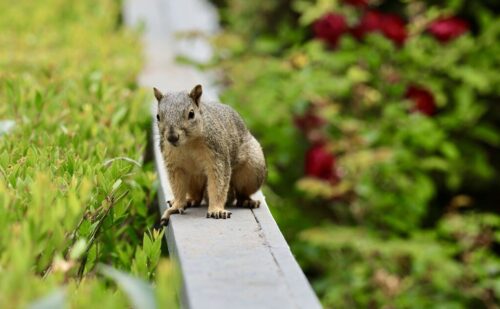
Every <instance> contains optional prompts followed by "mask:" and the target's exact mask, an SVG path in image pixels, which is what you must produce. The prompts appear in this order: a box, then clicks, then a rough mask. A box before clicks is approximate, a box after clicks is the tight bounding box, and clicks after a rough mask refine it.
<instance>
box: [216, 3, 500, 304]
mask: <svg viewBox="0 0 500 309" xmlns="http://www.w3.org/2000/svg"><path fill="white" fill-rule="evenodd" d="M214 2H215V3H216V4H217V5H218V6H219V8H220V12H221V16H222V22H223V25H224V27H225V28H224V31H223V33H222V34H221V35H219V36H218V37H217V38H215V39H214V46H215V47H216V48H217V50H218V53H216V59H214V62H213V63H212V65H211V66H210V67H211V68H215V69H217V70H219V71H220V83H221V85H222V86H223V89H224V91H223V93H222V95H221V97H222V101H223V102H225V103H228V104H231V105H233V106H235V107H236V109H237V110H238V111H240V112H241V113H242V114H243V117H244V118H245V119H246V121H247V122H248V124H249V126H250V128H251V130H252V131H253V132H255V134H256V135H257V137H258V139H259V140H260V141H261V143H262V145H263V147H264V149H265V153H266V155H267V160H268V165H269V177H268V187H267V188H266V191H267V197H268V199H269V200H270V203H269V204H270V205H271V206H272V207H273V209H272V211H273V213H274V215H275V216H276V217H277V219H278V221H279V224H280V227H281V228H282V229H283V230H284V232H285V234H286V236H287V238H288V240H289V241H290V242H291V243H292V247H293V249H294V253H295V254H296V255H297V258H298V259H299V262H300V263H301V264H302V266H303V267H304V270H305V271H306V274H307V275H308V277H309V278H310V279H311V281H312V283H313V286H314V287H315V289H316V291H317V292H318V293H319V295H320V297H321V300H322V302H323V304H324V305H325V306H326V307H334V308H339V307H340V308H343V307H345V308H352V307H363V308H364V307H375V308H377V307H389V308H407V307H408V308H409V307H411V308H422V307H439V308H441V307H443V306H444V307H453V308H455V307H457V308H469V307H478V308H480V307H483V308H494V307H495V306H496V304H498V302H499V297H500V285H499V283H500V259H499V256H498V254H499V253H498V248H499V246H500V230H499V228H500V216H499V213H498V211H499V209H498V205H499V199H498V194H497V191H498V184H499V183H500V178H499V173H498V171H499V166H500V164H499V163H500V161H499V158H500V156H499V154H500V150H499V146H500V128H499V127H498V124H499V123H500V121H499V120H500V110H499V108H498V104H497V103H498V102H499V99H500V92H499V89H498V87H497V85H498V84H499V83H500V73H499V72H498V70H497V68H498V66H499V65H500V63H499V62H500V58H498V56H497V55H498V54H500V44H499V43H498V42H500V18H498V16H497V15H495V10H497V9H498V5H497V4H495V3H494V2H492V1H486V0H485V1H474V2H470V1H444V2H437V1H375V0H374V1H370V0H366V1H365V0H361V1H350V0H345V1H340V0H339V1H335V0H318V1H303V0H296V1H262V2H260V1H257V2H255V1H242V0H226V1H224V0H220V1H214ZM299 162H300V163H302V164H300V163H299Z"/></svg>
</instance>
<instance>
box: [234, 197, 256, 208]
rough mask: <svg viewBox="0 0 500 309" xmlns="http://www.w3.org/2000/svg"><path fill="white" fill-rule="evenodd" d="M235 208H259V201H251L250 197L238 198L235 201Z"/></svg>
mask: <svg viewBox="0 0 500 309" xmlns="http://www.w3.org/2000/svg"><path fill="white" fill-rule="evenodd" d="M236 207H242V208H251V209H253V208H259V207H260V201H256V200H252V199H251V198H250V197H244V198H238V199H237V201H236Z"/></svg>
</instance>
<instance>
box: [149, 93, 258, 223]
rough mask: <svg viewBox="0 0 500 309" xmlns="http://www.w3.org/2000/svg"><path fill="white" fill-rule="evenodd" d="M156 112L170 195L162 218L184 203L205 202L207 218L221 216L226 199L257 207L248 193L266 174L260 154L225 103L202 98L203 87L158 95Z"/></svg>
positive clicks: (228, 214)
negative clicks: (171, 194)
mask: <svg viewBox="0 0 500 309" xmlns="http://www.w3.org/2000/svg"><path fill="white" fill-rule="evenodd" d="M153 90H154V95H155V97H156V99H157V100H158V113H157V115H156V118H157V124H158V129H159V133H160V149H161V153H162V156H163V158H164V161H165V165H166V168H167V172H168V178H169V181H170V184H171V187H172V192H173V194H174V199H173V201H170V202H169V204H170V206H171V207H170V208H168V209H167V210H165V212H164V213H163V215H162V217H161V223H162V224H166V223H167V222H168V219H169V217H170V215H171V214H174V213H180V214H183V213H184V211H185V208H186V207H190V206H198V205H200V204H201V202H202V200H203V198H205V200H206V201H207V202H208V212H207V218H215V219H219V218H222V219H226V218H230V217H231V212H230V211H228V210H226V209H224V208H225V205H226V203H228V204H233V203H234V200H235V199H236V205H237V206H240V207H248V208H257V207H259V205H260V202H259V201H256V200H252V199H251V198H250V196H251V195H252V194H253V193H255V192H257V191H258V190H259V188H260V187H261V186H262V184H263V182H264V180H265V177H266V174H267V169H266V163H265V158H264V153H263V151H262V148H261V146H260V144H259V142H258V141H257V140H256V139H255V137H254V136H253V135H252V134H251V133H250V131H249V130H248V129H247V127H246V125H245V123H244V122H243V120H242V118H241V117H240V115H239V114H238V113H237V112H236V111H235V110H234V109H232V108H231V107H230V106H228V105H225V104H222V103H218V102H205V101H202V100H201V95H202V92H203V91H202V87H201V85H196V86H195V87H194V88H193V89H192V90H191V91H190V92H187V91H181V92H173V93H166V94H163V93H162V92H161V91H160V90H158V89H156V88H153Z"/></svg>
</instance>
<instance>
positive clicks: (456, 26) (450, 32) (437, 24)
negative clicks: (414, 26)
mask: <svg viewBox="0 0 500 309" xmlns="http://www.w3.org/2000/svg"><path fill="white" fill-rule="evenodd" d="M468 30H469V24H468V23H467V22H466V21H465V20H463V19H460V18H458V17H455V16H451V17H442V18H438V19H436V20H434V21H433V22H431V23H430V24H429V26H427V31H429V33H430V34H432V35H433V36H434V37H435V38H436V39H438V40H439V41H440V42H443V43H446V42H448V41H450V40H451V39H454V38H456V37H459V36H460V35H462V34H464V33H465V32H467V31H468Z"/></svg>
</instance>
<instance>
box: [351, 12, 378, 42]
mask: <svg viewBox="0 0 500 309" xmlns="http://www.w3.org/2000/svg"><path fill="white" fill-rule="evenodd" d="M381 20H382V13H380V12H379V11H374V10H372V11H368V12H366V13H365V14H364V15H363V16H362V17H361V19H360V21H359V24H358V25H357V26H356V27H354V28H352V29H351V33H352V34H353V35H354V36H355V37H356V38H358V39H360V40H361V39H362V38H363V37H364V36H365V35H366V34H367V33H369V32H374V31H377V30H380V24H381V23H380V21H381Z"/></svg>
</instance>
